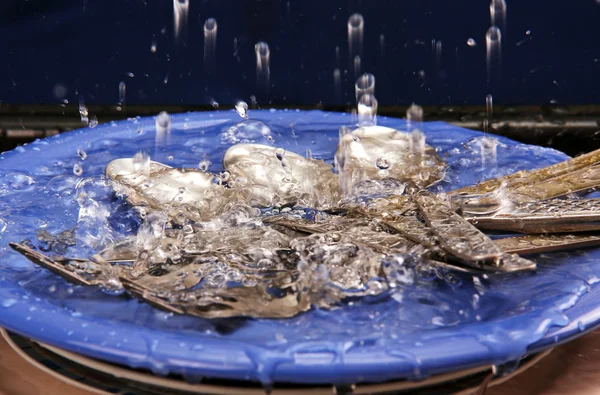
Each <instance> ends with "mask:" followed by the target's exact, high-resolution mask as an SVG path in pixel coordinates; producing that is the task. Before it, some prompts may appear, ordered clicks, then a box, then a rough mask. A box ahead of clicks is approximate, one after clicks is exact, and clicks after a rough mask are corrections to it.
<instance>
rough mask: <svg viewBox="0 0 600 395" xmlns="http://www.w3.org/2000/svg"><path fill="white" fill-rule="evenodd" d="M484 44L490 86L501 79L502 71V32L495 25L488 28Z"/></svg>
mask: <svg viewBox="0 0 600 395" xmlns="http://www.w3.org/2000/svg"><path fill="white" fill-rule="evenodd" d="M485 45H486V64H487V76H488V85H490V86H492V84H495V83H496V82H498V80H500V79H501V73H502V71H501V67H502V34H501V33H500V29H498V28H497V27H496V26H492V27H490V28H489V29H488V31H487V33H486V35H485Z"/></svg>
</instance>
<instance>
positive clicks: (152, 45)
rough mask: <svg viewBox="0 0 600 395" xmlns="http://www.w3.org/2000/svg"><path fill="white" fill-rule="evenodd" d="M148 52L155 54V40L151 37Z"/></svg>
mask: <svg viewBox="0 0 600 395" xmlns="http://www.w3.org/2000/svg"><path fill="white" fill-rule="evenodd" d="M150 52H152V53H156V38H155V37H152V44H150Z"/></svg>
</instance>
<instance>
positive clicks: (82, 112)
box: [79, 98, 90, 125]
mask: <svg viewBox="0 0 600 395" xmlns="http://www.w3.org/2000/svg"><path fill="white" fill-rule="evenodd" d="M79 117H80V118H81V122H82V123H84V124H86V125H87V124H88V123H89V121H90V119H89V118H88V109H87V107H86V106H85V104H84V103H83V99H82V98H81V99H79Z"/></svg>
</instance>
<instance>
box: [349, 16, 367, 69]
mask: <svg viewBox="0 0 600 395" xmlns="http://www.w3.org/2000/svg"><path fill="white" fill-rule="evenodd" d="M364 28H365V21H364V19H363V16H362V15H361V14H352V15H350V18H348V55H349V57H350V61H351V62H354V59H355V58H356V57H357V56H358V57H359V59H360V58H361V57H362V52H363V35H364ZM355 76H358V74H355Z"/></svg>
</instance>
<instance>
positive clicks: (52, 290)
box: [48, 285, 56, 293]
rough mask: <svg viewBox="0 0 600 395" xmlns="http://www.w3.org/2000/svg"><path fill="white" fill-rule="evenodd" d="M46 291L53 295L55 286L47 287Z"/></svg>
mask: <svg viewBox="0 0 600 395" xmlns="http://www.w3.org/2000/svg"><path fill="white" fill-rule="evenodd" d="M48 291H49V292H50V293H54V292H56V285H51V286H49V287H48Z"/></svg>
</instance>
